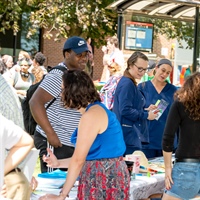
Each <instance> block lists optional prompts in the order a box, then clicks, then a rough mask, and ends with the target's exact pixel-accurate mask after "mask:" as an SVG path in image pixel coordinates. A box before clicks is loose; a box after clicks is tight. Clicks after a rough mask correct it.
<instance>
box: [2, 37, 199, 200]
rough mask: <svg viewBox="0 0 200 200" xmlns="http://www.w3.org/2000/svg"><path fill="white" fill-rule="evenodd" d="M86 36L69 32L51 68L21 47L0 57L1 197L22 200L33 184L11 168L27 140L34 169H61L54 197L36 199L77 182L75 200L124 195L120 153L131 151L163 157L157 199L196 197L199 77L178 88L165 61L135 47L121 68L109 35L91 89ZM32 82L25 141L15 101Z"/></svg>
mask: <svg viewBox="0 0 200 200" xmlns="http://www.w3.org/2000/svg"><path fill="white" fill-rule="evenodd" d="M90 42H91V41H90V39H88V41H86V40H85V39H83V38H81V37H78V36H73V37H70V38H68V39H67V40H66V42H65V43H64V46H63V52H62V53H63V57H64V58H63V62H61V63H59V64H58V66H55V67H52V69H51V70H50V71H48V69H47V68H46V67H45V60H46V57H45V56H44V54H42V53H41V52H38V53H37V54H36V55H35V56H34V58H32V59H31V57H30V55H29V54H28V53H27V52H24V51H21V52H20V53H19V58H18V61H17V63H16V64H15V65H14V63H13V59H12V56H9V55H4V56H2V58H1V59H0V73H1V74H0V129H1V131H0V138H1V140H0V143H1V144H0V155H1V161H0V168H1V169H4V170H0V171H1V173H0V198H1V199H3V198H10V199H14V200H17V199H18V200H19V199H20V200H27V199H30V195H31V191H32V190H34V189H35V188H36V186H37V182H36V180H35V179H34V177H33V179H32V181H31V182H30V183H29V182H28V180H27V178H26V177H25V176H24V174H23V172H22V170H21V168H22V167H20V166H21V165H23V160H24V158H25V157H26V156H27V155H28V154H29V152H30V150H31V148H32V147H33V146H34V147H35V148H37V149H39V151H40V152H39V158H40V168H41V172H42V173H43V172H50V171H52V170H55V169H61V170H64V171H66V170H68V176H67V178H66V181H65V184H64V185H63V188H62V191H61V193H60V194H59V195H53V194H46V195H45V196H42V197H40V200H43V199H48V200H51V199H52V200H53V199H59V200H64V199H65V198H66V197H67V196H68V195H69V192H70V190H71V188H72V187H73V185H74V183H75V181H76V180H77V178H79V186H78V193H77V198H78V199H80V200H81V199H83V200H85V199H124V200H128V199H129V189H130V175H129V172H128V163H126V162H125V161H124V158H123V157H124V156H125V155H127V154H132V153H133V152H134V151H137V150H140V151H142V152H143V153H144V154H145V155H146V157H147V158H154V157H159V156H164V162H165V186H166V190H165V192H164V194H163V199H164V200H169V199H170V200H178V199H190V198H194V197H195V196H198V195H200V193H199V191H200V188H199V185H200V184H199V183H200V182H199V180H200V151H199V141H200V138H199V134H198V130H199V129H198V128H200V116H199V113H200V104H199V103H200V87H199V84H200V73H198V72H196V73H193V74H192V75H190V76H188V77H187V78H186V80H185V83H184V85H183V86H182V87H181V88H180V89H177V88H176V87H175V86H174V85H173V84H171V83H170V81H169V76H170V74H171V72H172V70H173V64H172V63H171V61H170V60H168V59H165V58H164V59H160V60H159V61H158V62H156V63H155V62H151V61H149V60H148V57H147V56H146V55H145V54H144V53H142V52H139V51H136V52H134V53H133V54H132V55H131V56H130V57H129V58H128V60H127V64H126V65H125V63H124V57H123V53H122V51H120V49H119V48H118V39H117V37H115V36H114V37H110V38H108V39H107V45H106V46H104V47H103V48H102V51H103V52H104V57H103V64H104V68H105V69H104V70H105V71H107V72H108V73H106V74H107V75H106V84H105V85H104V86H103V87H102V89H101V90H100V91H97V89H96V87H95V85H94V83H93V80H92V78H91V76H92V70H91V69H93V67H94V62H93V61H92V58H93V56H92V55H91V54H92V48H91V46H90ZM85 69H87V70H85ZM150 72H152V73H151V74H150ZM147 73H149V74H148V78H147V79H145V80H142V79H143V78H144V76H145V74H147ZM37 83H39V85H38V87H37V89H36V91H35V92H34V93H33V95H32V97H31V99H30V101H29V105H30V111H31V112H30V113H31V115H32V117H33V118H34V120H35V121H36V123H37V126H36V128H35V131H34V135H33V137H31V136H30V133H29V134H28V133H26V132H25V131H24V121H23V114H22V108H21V105H22V104H23V102H24V100H25V99H26V95H27V90H28V89H29V88H30V87H31V86H32V85H34V84H37ZM188 144H190V145H188ZM186 146H187V148H185V147H186ZM5 152H7V155H6V156H5ZM173 152H175V158H176V160H175V164H174V166H173V167H172V160H171V159H172V153H173ZM13 180H15V181H13ZM22 180H23V181H22ZM183 183H184V184H183ZM19 184H21V188H22V190H23V192H22V191H21V192H20V191H18V190H17V186H18V185H19ZM30 185H31V186H30ZM19 195H20V196H19Z"/></svg>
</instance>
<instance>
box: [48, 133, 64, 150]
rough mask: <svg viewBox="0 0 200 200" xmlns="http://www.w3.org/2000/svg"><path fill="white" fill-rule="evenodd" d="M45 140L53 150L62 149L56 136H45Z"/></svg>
mask: <svg viewBox="0 0 200 200" xmlns="http://www.w3.org/2000/svg"><path fill="white" fill-rule="evenodd" d="M47 140H48V142H49V144H50V145H51V146H53V147H55V148H57V147H62V144H61V142H60V140H59V139H58V136H57V135H56V134H51V135H47Z"/></svg>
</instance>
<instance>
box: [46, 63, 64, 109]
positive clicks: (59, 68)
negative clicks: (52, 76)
mask: <svg viewBox="0 0 200 200" xmlns="http://www.w3.org/2000/svg"><path fill="white" fill-rule="evenodd" d="M54 69H58V70H61V71H62V72H65V71H66V70H67V67H65V66H63V65H58V66H56V67H52V68H51V69H50V70H49V72H50V71H52V70H54ZM59 95H60V94H59ZM59 95H58V96H57V97H54V98H53V99H52V100H51V102H50V103H49V104H48V105H47V107H46V110H47V109H48V108H49V107H50V106H51V105H52V104H53V103H54V102H55V100H56V99H57V98H58V97H59Z"/></svg>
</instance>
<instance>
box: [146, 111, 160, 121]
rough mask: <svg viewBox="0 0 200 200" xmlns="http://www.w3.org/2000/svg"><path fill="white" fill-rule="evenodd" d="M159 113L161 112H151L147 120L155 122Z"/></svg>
mask: <svg viewBox="0 0 200 200" xmlns="http://www.w3.org/2000/svg"><path fill="white" fill-rule="evenodd" d="M158 112H159V110H158V111H157V112H152V111H149V112H148V117H147V119H148V120H154V119H155V118H156V117H157V116H158V114H157V113H158Z"/></svg>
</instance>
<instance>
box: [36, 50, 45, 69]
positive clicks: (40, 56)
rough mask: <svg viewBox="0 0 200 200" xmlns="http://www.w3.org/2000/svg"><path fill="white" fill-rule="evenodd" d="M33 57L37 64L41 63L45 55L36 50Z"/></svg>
mask: <svg viewBox="0 0 200 200" xmlns="http://www.w3.org/2000/svg"><path fill="white" fill-rule="evenodd" d="M34 59H35V61H36V62H37V63H39V65H40V66H41V65H43V64H44V62H45V60H46V57H45V56H44V54H43V53H42V52H37V53H36V54H35V56H34Z"/></svg>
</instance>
